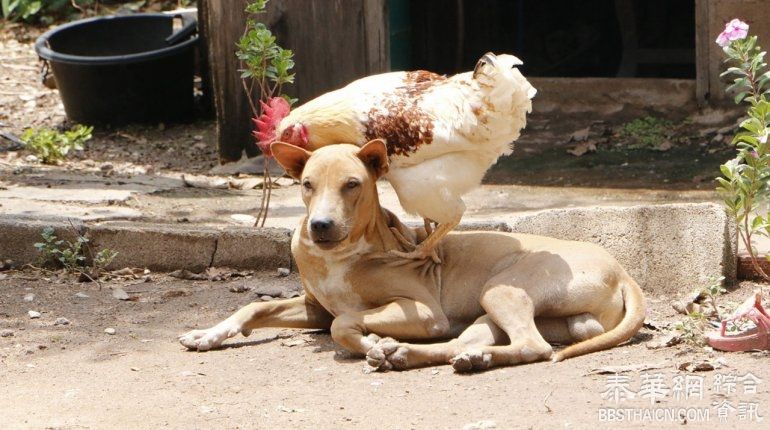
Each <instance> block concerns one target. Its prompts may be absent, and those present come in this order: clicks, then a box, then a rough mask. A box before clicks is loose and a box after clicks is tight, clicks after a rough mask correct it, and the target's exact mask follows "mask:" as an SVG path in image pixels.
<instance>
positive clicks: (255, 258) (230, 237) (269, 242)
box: [211, 227, 291, 269]
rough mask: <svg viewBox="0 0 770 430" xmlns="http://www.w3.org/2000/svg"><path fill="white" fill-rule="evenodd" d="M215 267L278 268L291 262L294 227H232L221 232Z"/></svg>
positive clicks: (214, 260) (212, 262)
mask: <svg viewBox="0 0 770 430" xmlns="http://www.w3.org/2000/svg"><path fill="white" fill-rule="evenodd" d="M211 265H212V266H214V267H232V268H236V269H275V268H277V267H290V266H291V230H288V229H285V228H260V229H255V228H249V227H232V228H227V229H224V230H222V231H221V232H219V237H218V239H217V249H216V252H215V253H214V258H213V259H212V261H211Z"/></svg>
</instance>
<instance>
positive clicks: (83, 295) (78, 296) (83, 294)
mask: <svg viewBox="0 0 770 430" xmlns="http://www.w3.org/2000/svg"><path fill="white" fill-rule="evenodd" d="M89 297H90V296H89V295H88V294H86V293H76V294H75V298H76V299H87V298H89Z"/></svg>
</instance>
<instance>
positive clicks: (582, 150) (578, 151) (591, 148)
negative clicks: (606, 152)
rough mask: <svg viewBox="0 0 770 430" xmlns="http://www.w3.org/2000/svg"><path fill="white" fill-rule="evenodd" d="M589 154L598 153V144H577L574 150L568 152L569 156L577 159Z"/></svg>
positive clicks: (588, 142) (590, 142)
mask: <svg viewBox="0 0 770 430" xmlns="http://www.w3.org/2000/svg"><path fill="white" fill-rule="evenodd" d="M589 152H596V144H595V143H594V142H592V141H587V142H581V143H579V144H577V145H576V146H575V147H574V148H572V149H568V150H567V153H568V154H572V155H574V156H575V157H580V156H582V155H584V154H587V153H589Z"/></svg>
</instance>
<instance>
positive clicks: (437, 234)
mask: <svg viewBox="0 0 770 430" xmlns="http://www.w3.org/2000/svg"><path fill="white" fill-rule="evenodd" d="M458 224H460V220H459V219H458V220H456V221H452V222H449V223H442V224H438V225H437V226H436V229H435V230H433V231H432V232H431V233H430V234H429V235H428V237H427V238H425V240H423V241H422V242H421V243H420V244H419V245H417V246H416V247H415V248H414V250H413V251H409V252H402V251H396V250H392V251H390V253H391V254H393V255H395V256H397V257H401V258H406V259H410V260H424V259H426V258H428V257H430V258H431V259H432V260H433V262H434V263H436V264H441V259H440V258H439V257H438V254H437V253H436V246H438V244H439V242H441V239H443V238H444V236H446V235H447V234H449V232H450V231H452V230H453V229H454V228H455V227H457V225H458Z"/></svg>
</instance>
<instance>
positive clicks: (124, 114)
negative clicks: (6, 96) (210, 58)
mask: <svg viewBox="0 0 770 430" xmlns="http://www.w3.org/2000/svg"><path fill="white" fill-rule="evenodd" d="M175 19H177V20H178V19H181V18H179V17H174V16H171V15H164V14H151V13H147V14H135V15H125V16H110V17H100V18H91V19H84V20H80V21H75V22H71V23H69V24H65V25H62V26H60V27H56V28H54V29H53V30H51V31H49V32H47V33H45V34H43V35H42V36H40V37H39V38H38V39H37V42H36V43H35V50H36V51H37V53H38V55H39V56H40V57H41V58H42V59H43V60H46V61H48V63H49V64H50V68H51V70H52V71H53V75H54V78H55V79H56V86H57V87H58V88H59V93H60V95H61V98H62V101H63V103H64V110H65V111H66V112H67V117H69V118H70V119H71V120H72V121H75V122H80V123H85V124H126V123H134V122H145V123H146V122H177V121H185V120H191V119H192V115H193V107H194V99H193V69H194V61H195V52H194V49H195V44H196V43H197V42H198V36H197V35H196V34H194V31H189V30H190V28H192V29H193V30H194V23H187V24H188V25H186V26H185V29H186V31H185V32H184V35H183V34H181V33H180V34H179V35H180V36H183V37H181V38H179V37H176V39H177V40H176V41H167V39H168V38H169V37H170V36H172V33H173V31H174V20H175Z"/></svg>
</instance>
